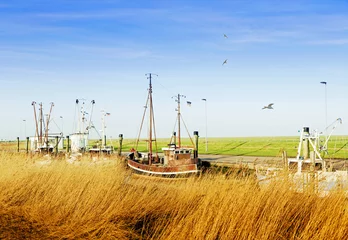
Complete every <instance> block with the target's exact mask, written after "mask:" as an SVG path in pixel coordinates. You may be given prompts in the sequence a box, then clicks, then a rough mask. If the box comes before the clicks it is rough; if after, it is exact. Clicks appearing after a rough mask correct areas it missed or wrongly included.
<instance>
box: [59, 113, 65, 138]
mask: <svg viewBox="0 0 348 240" xmlns="http://www.w3.org/2000/svg"><path fill="white" fill-rule="evenodd" d="M59 118H60V119H61V121H62V136H63V133H64V130H63V127H64V126H63V124H64V122H63V116H60V117H59Z"/></svg>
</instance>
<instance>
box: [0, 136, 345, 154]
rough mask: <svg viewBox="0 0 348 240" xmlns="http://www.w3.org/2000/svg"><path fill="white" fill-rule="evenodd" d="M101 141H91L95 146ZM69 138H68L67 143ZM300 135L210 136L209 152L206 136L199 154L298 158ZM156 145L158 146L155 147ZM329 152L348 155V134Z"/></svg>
mask: <svg viewBox="0 0 348 240" xmlns="http://www.w3.org/2000/svg"><path fill="white" fill-rule="evenodd" d="M169 140H170V139H157V149H158V151H159V152H161V149H162V147H166V146H167V144H168V143H169ZM97 142H98V141H96V140H90V144H91V145H94V144H96V143H97ZM66 143H67V141H65V145H66ZM298 143H299V137H235V138H208V151H206V145H205V138H203V137H202V138H200V139H199V154H222V155H235V156H270V157H276V156H281V152H282V150H285V151H287V154H288V156H289V157H295V156H296V153H297V147H298ZM107 144H108V145H113V146H114V147H115V148H116V149H117V148H118V147H119V140H118V139H113V140H108V142H107ZM182 145H184V146H193V144H192V143H191V142H190V141H189V139H183V140H182ZM134 146H135V139H124V140H123V146H122V152H129V150H130V149H131V148H132V147H134ZM154 148H155V147H154ZM328 148H329V149H328V153H329V155H328V156H326V158H344V159H346V158H348V136H332V137H331V139H330V141H329V146H328ZM0 149H1V150H13V151H15V150H17V142H11V143H5V142H3V143H1V144H0ZM20 149H21V151H23V150H25V149H26V143H25V142H24V141H21V142H20ZM138 150H139V151H146V150H147V142H146V141H145V140H140V142H139V146H138Z"/></svg>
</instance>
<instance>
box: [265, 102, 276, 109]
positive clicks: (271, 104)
mask: <svg viewBox="0 0 348 240" xmlns="http://www.w3.org/2000/svg"><path fill="white" fill-rule="evenodd" d="M273 104H274V103H270V104H268V105H267V106H264V107H263V108H262V109H273V107H272V106H273Z"/></svg>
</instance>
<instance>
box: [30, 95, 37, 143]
mask: <svg viewBox="0 0 348 240" xmlns="http://www.w3.org/2000/svg"><path fill="white" fill-rule="evenodd" d="M35 104H36V102H35V101H33V102H32V103H31V105H32V106H33V108H34V118H35V126H36V129H35V137H37V138H39V127H38V124H37V117H36V108H35Z"/></svg>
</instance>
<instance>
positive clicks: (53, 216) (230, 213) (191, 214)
mask: <svg viewBox="0 0 348 240" xmlns="http://www.w3.org/2000/svg"><path fill="white" fill-rule="evenodd" d="M0 173H1V174H0V193H1V194H0V239H7V238H12V239H23V238H28V239H96V238H101V239H346V237H347V235H348V203H347V197H346V196H345V194H346V193H344V191H343V190H337V191H333V192H332V193H331V194H329V195H328V196H327V197H319V196H318V195H317V194H315V193H311V192H306V193H298V192H296V191H294V190H293V189H294V185H293V183H291V182H289V181H288V180H287V179H288V178H287V177H284V178H282V177H280V178H278V180H277V181H275V182H272V183H271V184H269V185H262V186H259V185H258V184H257V182H256V181H255V178H254V177H253V176H250V177H242V176H241V175H235V176H233V175H230V176H229V177H228V178H226V175H224V174H205V175H202V176H198V177H192V178H189V179H186V180H183V181H161V180H156V181H154V180H152V179H147V178H142V177H134V176H133V175H132V174H131V173H130V172H129V170H127V169H125V168H124V164H123V162H122V160H120V159H108V160H103V159H100V160H99V161H91V159H90V158H88V157H86V158H82V159H81V160H80V161H78V162H76V163H75V164H68V163H66V162H65V160H64V159H60V160H52V161H50V162H47V161H43V160H42V157H40V156H37V155H35V156H30V157H28V156H27V155H25V154H23V155H19V154H10V153H4V152H2V153H0ZM284 176H286V174H284Z"/></svg>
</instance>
